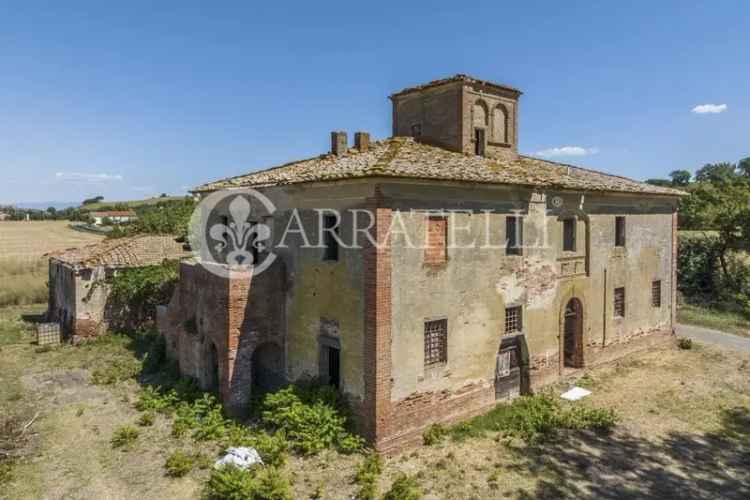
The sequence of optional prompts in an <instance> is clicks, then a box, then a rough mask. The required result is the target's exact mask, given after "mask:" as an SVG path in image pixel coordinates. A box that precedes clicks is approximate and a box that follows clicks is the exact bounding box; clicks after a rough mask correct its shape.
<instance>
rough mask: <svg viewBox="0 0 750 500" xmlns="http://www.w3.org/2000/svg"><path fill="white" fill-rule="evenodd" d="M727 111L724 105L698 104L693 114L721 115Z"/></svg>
mask: <svg viewBox="0 0 750 500" xmlns="http://www.w3.org/2000/svg"><path fill="white" fill-rule="evenodd" d="M727 109H728V106H727V105H726V104H700V105H698V106H696V107H694V108H693V113H696V114H699V115H705V114H707V113H723V112H724V111H726V110H727Z"/></svg>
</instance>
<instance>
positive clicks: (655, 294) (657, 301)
mask: <svg viewBox="0 0 750 500" xmlns="http://www.w3.org/2000/svg"><path fill="white" fill-rule="evenodd" d="M651 305H652V306H653V307H661V280H656V281H652V282H651Z"/></svg>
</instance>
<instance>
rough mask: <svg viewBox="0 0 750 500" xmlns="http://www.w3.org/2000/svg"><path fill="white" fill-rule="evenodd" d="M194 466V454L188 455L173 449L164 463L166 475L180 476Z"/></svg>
mask: <svg viewBox="0 0 750 500" xmlns="http://www.w3.org/2000/svg"><path fill="white" fill-rule="evenodd" d="M194 466H195V456H193V455H188V454H187V453H185V452H184V451H175V452H174V453H172V454H171V455H169V457H167V461H166V462H165V463H164V469H166V475H167V476H170V477H182V476H185V475H187V474H188V473H189V472H190V471H191V470H193V467H194Z"/></svg>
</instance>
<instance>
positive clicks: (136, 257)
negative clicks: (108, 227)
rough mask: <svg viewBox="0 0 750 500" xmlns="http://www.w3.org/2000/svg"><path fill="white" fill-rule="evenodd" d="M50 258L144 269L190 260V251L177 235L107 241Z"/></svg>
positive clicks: (88, 265) (132, 237)
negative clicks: (167, 260) (176, 237)
mask: <svg viewBox="0 0 750 500" xmlns="http://www.w3.org/2000/svg"><path fill="white" fill-rule="evenodd" d="M47 255H48V256H49V257H50V259H54V260H58V261H61V262H65V263H67V264H71V265H75V266H79V267H98V266H106V267H109V268H122V267H143V266H152V265H157V264H161V263H162V262H163V261H164V260H165V259H169V260H171V259H181V258H184V257H189V256H190V252H189V251H186V250H184V249H183V244H182V243H179V242H177V241H175V237H174V236H159V235H138V236H129V237H125V238H115V239H111V240H103V241H101V242H99V243H96V244H94V245H88V246H85V247H80V248H71V249H68V250H63V251H60V252H53V253H49V254H47Z"/></svg>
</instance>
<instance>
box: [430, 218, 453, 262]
mask: <svg viewBox="0 0 750 500" xmlns="http://www.w3.org/2000/svg"><path fill="white" fill-rule="evenodd" d="M425 237H426V239H427V246H426V248H425V251H424V262H425V264H444V263H445V262H446V261H447V260H448V254H447V246H448V245H447V239H448V218H447V217H439V216H432V215H431V216H429V217H427V234H426V236H425Z"/></svg>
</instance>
